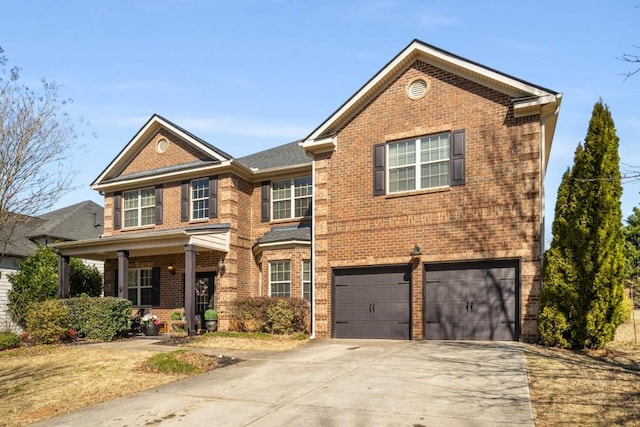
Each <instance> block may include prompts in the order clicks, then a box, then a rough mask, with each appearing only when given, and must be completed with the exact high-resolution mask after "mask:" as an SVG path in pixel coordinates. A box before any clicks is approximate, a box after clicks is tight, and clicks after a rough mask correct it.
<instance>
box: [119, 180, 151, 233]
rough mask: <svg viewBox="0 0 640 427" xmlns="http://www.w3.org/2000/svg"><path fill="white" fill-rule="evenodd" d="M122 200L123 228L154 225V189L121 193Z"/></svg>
mask: <svg viewBox="0 0 640 427" xmlns="http://www.w3.org/2000/svg"><path fill="white" fill-rule="evenodd" d="M122 198H123V206H122V210H123V216H124V226H125V228H126V227H141V226H144V225H152V224H155V223H156V215H155V211H156V189H155V188H154V187H150V188H143V189H140V190H132V191H125V192H123V193H122Z"/></svg>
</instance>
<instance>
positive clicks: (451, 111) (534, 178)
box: [315, 62, 540, 340]
mask: <svg viewBox="0 0 640 427" xmlns="http://www.w3.org/2000/svg"><path fill="white" fill-rule="evenodd" d="M418 77H421V78H424V79H425V80H427V82H428V84H429V91H428V93H427V95H426V97H424V98H423V99H421V100H418V101H414V100H411V99H409V98H408V97H407V95H406V87H407V86H408V85H409V84H410V83H411V82H412V81H413V80H414V79H415V78H418ZM538 120H539V118H538V117H537V116H533V117H529V118H526V119H518V120H516V119H514V118H513V112H512V107H511V99H510V98H509V97H508V96H506V95H504V94H501V93H499V92H496V91H494V90H492V89H489V88H486V87H484V86H480V85H478V84H476V83H474V82H471V81H469V80H465V79H463V78H460V77H458V76H455V75H452V74H450V73H447V72H445V71H442V70H439V69H437V68H435V67H432V66H430V65H428V64H425V63H421V62H417V63H416V64H414V66H413V67H411V68H410V69H409V70H407V71H406V72H405V73H404V74H402V75H400V76H399V77H398V78H397V79H396V80H395V81H394V82H393V83H392V84H391V86H390V87H389V88H388V89H387V90H386V91H384V92H383V93H381V94H380V95H379V96H378V97H377V98H376V99H375V100H373V101H372V102H371V103H370V104H369V105H368V106H367V107H366V108H365V109H364V110H363V111H362V112H361V113H360V114H359V115H357V116H356V117H355V118H354V119H353V120H352V121H351V122H349V123H348V124H347V125H346V126H345V127H344V128H343V129H342V130H341V131H340V132H339V134H338V137H337V139H338V149H337V151H335V152H333V153H329V154H323V155H319V156H316V161H317V163H316V188H315V191H316V217H315V222H316V224H315V226H316V237H317V240H316V272H315V273H316V289H317V293H316V296H317V298H318V299H317V301H316V304H317V305H316V307H317V312H316V316H317V319H318V324H317V325H316V326H317V332H318V333H319V334H320V335H321V336H330V327H331V326H330V313H331V307H330V301H331V300H330V297H329V293H330V289H331V277H330V268H331V267H341V266H366V265H383V264H406V263H409V262H412V261H411V257H410V255H409V252H410V251H411V248H412V247H413V246H414V244H416V243H417V244H419V245H421V246H422V247H423V248H424V250H423V253H424V255H423V256H422V259H421V261H422V262H423V263H424V262H435V261H461V260H480V259H490V258H521V259H522V263H523V268H522V302H523V304H522V306H523V310H522V317H523V323H522V338H523V340H528V339H531V338H532V337H533V336H535V333H536V332H535V313H536V311H537V297H538V292H539V291H538V288H539V277H538V273H537V272H538V269H539V262H540V260H539V253H540V247H539V237H540V162H539V158H540V153H539V149H540V134H539V132H540V129H539V125H538ZM457 129H465V130H466V184H465V185H463V186H458V187H450V188H445V189H441V190H432V191H417V192H414V193H411V194H398V195H388V196H376V197H374V196H373V195H372V194H373V182H372V179H373V172H372V170H373V169H372V168H373V166H372V157H373V156H372V153H373V146H374V144H377V143H381V142H388V141H392V140H397V139H404V138H410V137H417V136H421V135H425V134H432V133H438V132H444V131H452V130H457ZM347 236H348V238H347ZM418 267H419V266H418ZM418 267H416V268H414V273H413V283H414V286H413V316H414V319H413V332H414V338H417V339H419V338H421V335H422V318H421V317H422V270H421V268H418Z"/></svg>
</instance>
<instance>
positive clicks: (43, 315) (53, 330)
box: [26, 300, 71, 344]
mask: <svg viewBox="0 0 640 427" xmlns="http://www.w3.org/2000/svg"><path fill="white" fill-rule="evenodd" d="M26 326H27V332H28V333H29V337H30V338H31V339H32V340H33V341H34V342H35V343H37V344H54V343H59V342H62V341H65V340H66V339H67V338H68V334H69V329H71V322H70V320H69V309H68V308H67V306H66V305H64V304H62V303H61V301H60V300H47V301H43V302H40V303H34V304H32V305H31V306H30V307H29V309H28V310H27V316H26Z"/></svg>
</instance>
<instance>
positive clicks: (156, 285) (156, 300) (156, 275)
mask: <svg viewBox="0 0 640 427" xmlns="http://www.w3.org/2000/svg"><path fill="white" fill-rule="evenodd" d="M151 305H153V306H156V307H157V306H159V305H160V267H153V268H152V269H151Z"/></svg>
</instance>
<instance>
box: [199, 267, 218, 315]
mask: <svg viewBox="0 0 640 427" xmlns="http://www.w3.org/2000/svg"><path fill="white" fill-rule="evenodd" d="M215 289H216V287H215V272H213V271H208V272H201V273H196V284H195V292H196V295H195V299H196V318H198V319H200V327H201V328H202V327H203V326H204V312H205V311H206V310H207V309H208V308H215V305H214V304H215V298H214V293H215Z"/></svg>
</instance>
